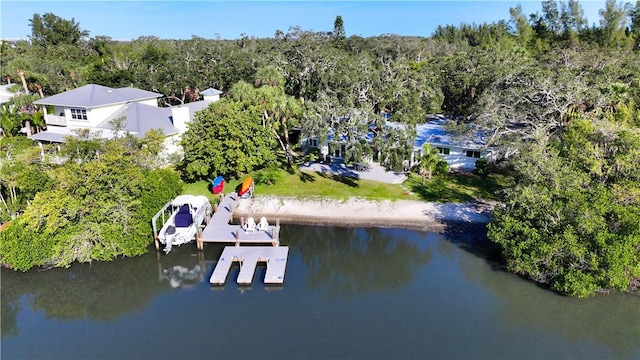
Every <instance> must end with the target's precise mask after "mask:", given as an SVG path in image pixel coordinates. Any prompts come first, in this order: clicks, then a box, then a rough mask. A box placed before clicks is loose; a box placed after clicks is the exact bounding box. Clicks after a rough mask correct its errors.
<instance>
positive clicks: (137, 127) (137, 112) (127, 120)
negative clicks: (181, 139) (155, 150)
mask: <svg viewBox="0 0 640 360" xmlns="http://www.w3.org/2000/svg"><path fill="white" fill-rule="evenodd" d="M121 117H124V123H123V128H122V130H123V131H128V132H131V133H135V135H136V136H138V137H142V136H144V134H146V133H147V132H148V131H149V130H151V129H159V130H161V131H162V132H163V134H164V135H172V134H176V133H178V132H179V131H178V129H176V128H175V127H174V126H173V124H172V123H171V119H170V117H171V108H161V107H157V106H151V105H145V104H140V103H129V104H126V105H124V106H123V107H122V108H121V109H119V110H118V111H116V112H115V113H114V114H113V115H111V116H109V117H108V118H107V119H105V120H104V121H103V122H101V123H100V124H98V125H97V126H96V127H97V128H102V129H112V128H113V126H112V125H111V123H110V122H111V121H112V120H114V119H118V118H121Z"/></svg>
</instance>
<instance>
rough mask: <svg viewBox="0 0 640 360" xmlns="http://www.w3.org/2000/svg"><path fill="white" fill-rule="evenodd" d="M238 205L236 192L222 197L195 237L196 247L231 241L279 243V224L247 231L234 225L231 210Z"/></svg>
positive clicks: (239, 242)
mask: <svg viewBox="0 0 640 360" xmlns="http://www.w3.org/2000/svg"><path fill="white" fill-rule="evenodd" d="M237 207H238V194H236V193H230V194H227V195H225V196H224V197H223V198H222V201H221V202H220V204H219V205H218V207H217V209H216V212H215V213H214V214H213V215H212V216H211V219H209V222H208V224H207V225H206V226H205V228H204V230H202V233H201V234H199V236H198V238H197V239H196V241H197V243H198V248H199V249H202V246H203V243H205V242H215V243H233V244H235V245H236V246H239V245H240V244H245V243H248V244H270V245H272V246H278V245H280V241H279V237H280V236H279V235H280V225H279V224H278V223H276V225H275V226H274V225H269V226H268V228H267V229H266V230H257V229H256V230H255V231H247V230H245V229H244V228H243V227H242V225H234V224H231V223H230V222H231V221H232V220H233V212H234V211H235V209H236V208H237Z"/></svg>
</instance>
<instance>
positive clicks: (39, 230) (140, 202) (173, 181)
mask: <svg viewBox="0 0 640 360" xmlns="http://www.w3.org/2000/svg"><path fill="white" fill-rule="evenodd" d="M84 141H89V140H76V141H72V142H79V143H81V142H84ZM131 141H133V139H127V138H122V139H115V140H109V141H106V142H104V143H101V144H100V145H101V146H100V147H99V151H98V153H97V154H96V153H95V152H94V153H93V157H91V158H85V159H82V160H77V161H76V160H70V161H67V162H65V163H64V164H63V165H61V166H59V167H56V168H55V169H52V170H51V171H50V174H49V176H51V179H52V181H53V182H54V183H55V184H56V186H55V187H50V188H45V189H44V190H42V191H39V192H37V193H36V195H35V197H34V198H33V200H32V201H31V202H30V204H29V205H28V206H27V207H26V209H25V210H24V213H23V214H22V215H20V216H19V217H17V218H16V219H15V220H14V221H13V222H11V224H10V225H9V226H8V227H7V228H6V229H5V230H4V231H3V232H2V241H1V242H0V260H1V261H2V263H3V264H5V265H8V266H10V267H11V268H13V269H16V270H28V269H29V268H31V267H33V266H69V265H70V264H71V263H73V262H75V261H79V262H90V261H93V260H111V259H113V258H115V257H118V256H135V255H140V254H143V253H145V252H146V251H147V247H148V245H149V244H150V238H151V236H150V222H149V219H150V218H151V217H152V216H153V214H154V213H155V212H156V211H157V209H159V208H160V207H162V205H164V204H165V203H166V202H167V201H168V200H169V199H171V198H173V197H174V196H176V195H178V194H179V193H180V192H181V191H182V182H181V180H180V177H179V174H177V173H175V172H173V171H171V170H168V169H151V168H145V167H143V166H140V164H139V163H137V161H136V160H137V159H140V158H139V157H138V156H136V154H137V153H136V152H135V150H136V149H134V148H131V147H129V145H130V144H129V143H130V142H131ZM138 155H139V154H138ZM37 180H38V178H34V179H33V181H37Z"/></svg>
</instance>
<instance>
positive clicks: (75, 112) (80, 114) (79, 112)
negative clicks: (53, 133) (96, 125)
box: [71, 109, 87, 120]
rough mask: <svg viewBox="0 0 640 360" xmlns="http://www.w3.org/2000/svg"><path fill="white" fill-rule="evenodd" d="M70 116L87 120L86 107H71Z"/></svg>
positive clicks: (74, 118)
mask: <svg viewBox="0 0 640 360" xmlns="http://www.w3.org/2000/svg"><path fill="white" fill-rule="evenodd" d="M71 118H72V119H73V120H87V110H86V109H71Z"/></svg>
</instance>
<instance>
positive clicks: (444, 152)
mask: <svg viewBox="0 0 640 360" xmlns="http://www.w3.org/2000/svg"><path fill="white" fill-rule="evenodd" d="M436 149H438V152H439V153H440V154H444V155H449V151H450V150H449V148H443V147H436Z"/></svg>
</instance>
